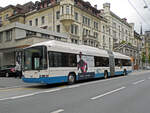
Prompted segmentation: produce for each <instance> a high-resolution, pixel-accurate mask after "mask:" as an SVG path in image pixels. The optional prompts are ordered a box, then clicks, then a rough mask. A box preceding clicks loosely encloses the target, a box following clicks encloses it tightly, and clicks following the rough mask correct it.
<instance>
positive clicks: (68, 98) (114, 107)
mask: <svg viewBox="0 0 150 113" xmlns="http://www.w3.org/2000/svg"><path fill="white" fill-rule="evenodd" d="M149 105H150V71H147V70H146V71H137V72H133V73H130V74H129V75H128V76H119V77H112V78H108V79H100V80H94V81H93V80H92V81H88V82H82V83H81V82H79V83H76V84H74V85H66V84H59V85H39V84H26V83H23V82H22V81H21V80H20V79H15V78H0V113H149V111H150V107H149Z"/></svg>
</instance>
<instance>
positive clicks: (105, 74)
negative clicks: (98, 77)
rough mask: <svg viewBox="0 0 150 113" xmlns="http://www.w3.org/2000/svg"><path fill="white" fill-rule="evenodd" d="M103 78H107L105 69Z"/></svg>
mask: <svg viewBox="0 0 150 113" xmlns="http://www.w3.org/2000/svg"><path fill="white" fill-rule="evenodd" d="M104 78H105V79H106V78H108V73H107V71H105V72H104Z"/></svg>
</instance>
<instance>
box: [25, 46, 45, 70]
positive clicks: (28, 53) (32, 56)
mask: <svg viewBox="0 0 150 113" xmlns="http://www.w3.org/2000/svg"><path fill="white" fill-rule="evenodd" d="M44 69H47V50H46V47H45V46H37V47H31V48H27V49H25V51H24V70H44Z"/></svg>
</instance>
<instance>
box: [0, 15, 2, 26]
mask: <svg viewBox="0 0 150 113" xmlns="http://www.w3.org/2000/svg"><path fill="white" fill-rule="evenodd" d="M1 25H2V17H0V26H1Z"/></svg>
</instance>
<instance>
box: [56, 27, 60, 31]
mask: <svg viewBox="0 0 150 113" xmlns="http://www.w3.org/2000/svg"><path fill="white" fill-rule="evenodd" d="M56 31H57V32H58V33H60V25H57V26H56Z"/></svg>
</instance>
